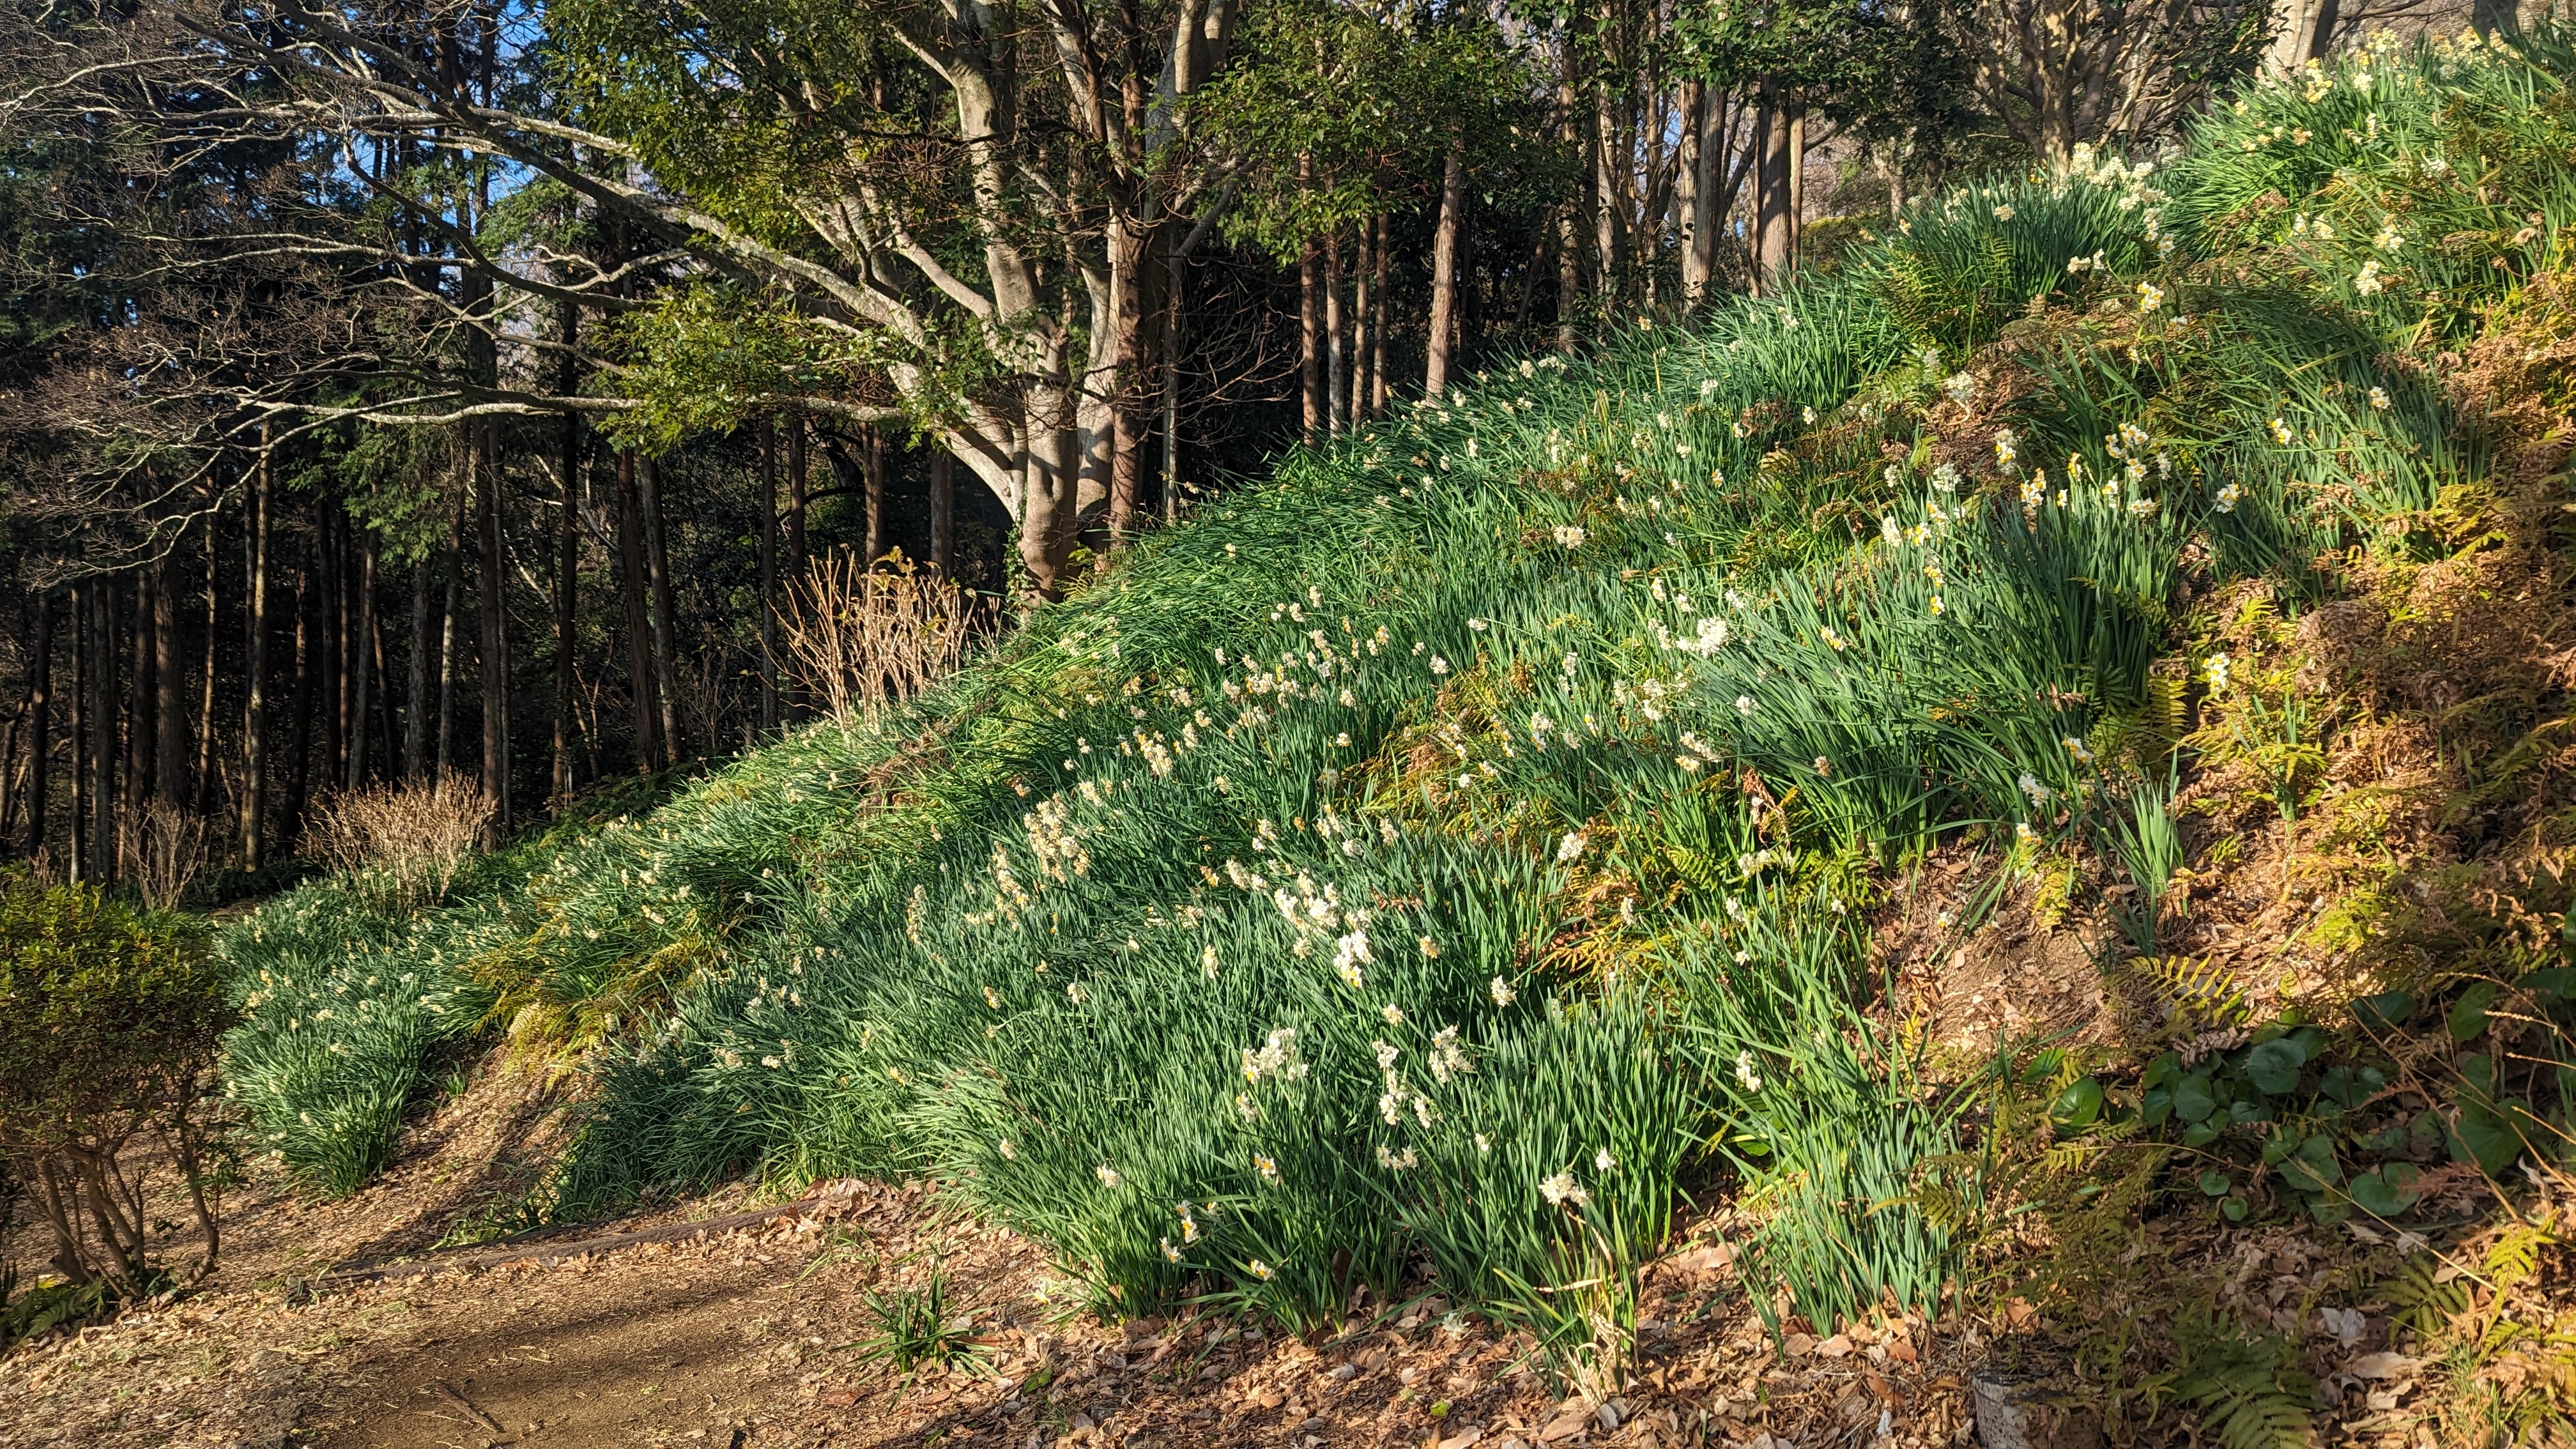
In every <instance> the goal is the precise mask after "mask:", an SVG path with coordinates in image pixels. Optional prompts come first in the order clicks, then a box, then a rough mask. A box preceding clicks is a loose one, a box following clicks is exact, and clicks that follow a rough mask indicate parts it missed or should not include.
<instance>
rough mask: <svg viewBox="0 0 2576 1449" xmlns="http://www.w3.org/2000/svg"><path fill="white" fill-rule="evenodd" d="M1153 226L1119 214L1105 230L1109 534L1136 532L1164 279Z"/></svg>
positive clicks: (1121, 538) (1118, 537) (1119, 538)
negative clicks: (1110, 349)
mask: <svg viewBox="0 0 2576 1449" xmlns="http://www.w3.org/2000/svg"><path fill="white" fill-rule="evenodd" d="M1156 234H1157V233H1156V231H1155V229H1154V228H1153V227H1151V226H1148V225H1143V224H1140V223H1138V222H1137V221H1135V220H1133V219H1131V218H1128V217H1125V216H1120V217H1116V218H1113V220H1112V223H1111V227H1110V233H1109V264H1110V274H1109V292H1110V319H1111V321H1110V325H1111V326H1113V327H1115V328H1116V329H1117V335H1116V339H1115V342H1116V346H1115V356H1116V358H1117V366H1116V368H1115V370H1114V372H1113V380H1112V384H1111V386H1112V392H1111V398H1110V416H1109V428H1110V439H1109V537H1110V540H1111V542H1113V543H1124V542H1125V541H1126V540H1127V539H1128V538H1129V536H1131V535H1132V534H1134V533H1135V531H1136V508H1137V494H1138V491H1139V489H1140V488H1141V487H1142V486H1143V484H1142V479H1143V475H1144V471H1145V461H1144V455H1145V418H1144V413H1143V407H1144V400H1145V386H1146V379H1148V378H1150V377H1151V376H1152V375H1153V370H1154V363H1155V361H1156V360H1157V359H1156V355H1155V353H1156V349H1155V346H1154V337H1153V333H1154V331H1155V330H1156V327H1157V325H1158V324H1159V323H1160V322H1161V320H1162V294H1163V293H1164V292H1165V291H1167V290H1169V288H1170V285H1171V284H1170V280H1169V278H1168V276H1167V275H1166V274H1165V272H1164V268H1163V259H1162V258H1161V257H1159V256H1157V255H1155V252H1154V239H1155V236H1156Z"/></svg>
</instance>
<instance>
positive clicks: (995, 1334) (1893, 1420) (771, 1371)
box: [0, 1076, 1976, 1449]
mask: <svg viewBox="0 0 2576 1449" xmlns="http://www.w3.org/2000/svg"><path fill="white" fill-rule="evenodd" d="M556 1105H557V1104H555V1103H554V1102H553V1101H552V1099H550V1098H548V1097H547V1096H546V1095H545V1094H544V1093H543V1092H540V1091H536V1090H534V1089H532V1088H530V1087H528V1086H527V1085H526V1084H524V1083H520V1084H516V1085H514V1084H513V1083H512V1082H511V1081H509V1080H508V1079H507V1078H504V1077H499V1076H495V1077H492V1078H488V1079H487V1080H485V1081H484V1082H482V1083H480V1084H478V1085H476V1086H475V1087H474V1088H473V1089H472V1090H471V1091H469V1092H467V1093H465V1094H464V1095H462V1096H461V1097H459V1098H458V1099H456V1100H454V1101H452V1102H450V1103H449V1104H447V1106H446V1107H445V1108H444V1109H442V1110H441V1111H440V1112H439V1113H438V1114H436V1115H435V1116H433V1117H432V1118H431V1119H430V1120H429V1121H428V1122H426V1123H425V1124H423V1126H422V1128H421V1129H419V1130H418V1131H416V1132H415V1133H414V1134H413V1136H412V1139H411V1140H410V1141H409V1142H408V1143H407V1145H406V1148H405V1152H404V1154H403V1156H402V1158H401V1159H400V1160H399V1161H398V1162H397V1164H396V1165H395V1167H394V1168H393V1170H392V1171H390V1172H388V1173H387V1174H386V1175H385V1177H384V1178H383V1179H382V1180H381V1181H380V1182H379V1183H378V1184H377V1185H375V1186H373V1187H370V1188H369V1189H367V1190H366V1191H365V1192H363V1193H360V1194H358V1195H357V1196H356V1197H354V1198H352V1199H350V1200H349V1201H347V1202H344V1203H339V1204H330V1205H315V1204H312V1203H309V1202H305V1201H303V1200H300V1199H298V1198H296V1197H295V1196H294V1195H292V1194H291V1193H290V1192H289V1191H287V1189H286V1185H285V1184H283V1183H282V1182H279V1181H276V1180H274V1179H273V1178H261V1179H258V1180H255V1181H253V1182H251V1183H249V1184H247V1185H244V1186H242V1187H239V1188H237V1189H235V1190H234V1191H233V1192H232V1193H230V1194H229V1195H228V1196H227V1199H226V1201H225V1204H224V1211H223V1216H224V1220H225V1224H226V1231H227V1239H228V1248H227V1252H226V1258H225V1265H224V1268H223V1270H222V1272H221V1273H219V1274H218V1275H217V1276H216V1278H215V1279H214V1280H212V1281H211V1282H210V1283H209V1284H207V1285H206V1286H204V1287H203V1288H201V1289H200V1290H198V1291H197V1292H195V1293H192V1294H190V1295H188V1296H187V1297H185V1298H183V1299H181V1300H179V1301H178V1302H176V1303H172V1304H163V1305H155V1306H153V1307H150V1308H148V1309H145V1310H142V1311H137V1312H134V1313H129V1314H127V1315H125V1316H123V1317H122V1318H119V1319H117V1320H116V1321H114V1322H111V1323H106V1324H99V1325H93V1326H91V1327H89V1328H87V1329H84V1330H83V1331H81V1332H80V1333H79V1334H77V1335H73V1336H69V1337H56V1338H53V1339H49V1340H46V1341H43V1342H40V1343H35V1344H27V1345H21V1346H20V1347H19V1348H17V1349H16V1350H14V1351H12V1352H10V1353H9V1354H7V1355H5V1356H0V1446H7V1449H40V1446H42V1449H52V1446H62V1449H72V1446H78V1449H129V1446H130V1449H145V1446H150V1449H161V1446H173V1449H287V1446H306V1449H451V1446H465V1449H484V1446H497V1445H511V1446H558V1445H559V1446H567V1449H569V1446H584V1449H587V1446H611V1445H617V1446H623V1445H637V1446H659V1449H698V1446H709V1445H716V1446H725V1449H770V1446H789V1445H793V1446H799V1449H806V1446H822V1445H835V1446H879V1445H897V1444H901V1445H928V1444H933V1443H935V1444H939V1445H942V1446H954V1445H964V1444H980V1445H990V1446H1007V1449H1029V1446H1034V1445H1068V1446H1083V1449H1091V1446H1118V1449H1147V1446H1175V1449H1177V1446H1196V1445H1211V1446H1216V1445H1223V1446H1233V1445H1263V1446H1271V1445H1288V1446H1297V1449H1321V1446H1339V1445H1345V1444H1354V1445H1356V1444H1369V1445H1397V1444H1400V1445H1432V1446H1442V1449H1512V1446H1515V1445H1518V1446H1521V1449H1540V1446H1546V1449H1554V1446H1560V1445H1575V1444H1597V1443H1605V1442H1616V1443H1621V1444H1654V1445H1677V1444H1725V1443H1734V1444H1739V1445H1747V1446H1761V1445H1762V1439H1763V1436H1764V1435H1765V1434H1770V1435H1774V1436H1776V1437H1777V1440H1778V1441H1785V1442H1794V1443H1809V1442H1823V1441H1824V1440H1825V1439H1827V1438H1833V1439H1837V1440H1841V1441H1846V1442H1851V1443H1855V1444H1860V1445H1870V1444H1875V1445H1876V1446H1877V1449H1933V1446H1936V1445H1946V1444H1951V1443H1953V1442H1954V1441H1955V1440H1956V1438H1957V1435H1958V1433H1959V1431H1960V1430H1961V1428H1962V1426H1963V1424H1964V1415H1965V1407H1966V1405H1965V1397H1966V1396H1965V1393H1964V1388H1965V1383H1966V1366H1967V1363H1968V1362H1969V1361H1970V1360H1971V1359H1972V1358H1973V1357H1974V1356H1975V1351H1976V1349H1975V1344H1976V1340H1975V1338H1974V1335H1973V1334H1969V1335H1964V1336H1953V1335H1945V1334H1935V1333H1933V1332H1931V1331H1929V1329H1928V1327H1927V1326H1926V1325H1923V1324H1921V1323H1919V1322H1917V1323H1903V1322H1898V1323H1890V1324H1885V1325H1881V1326H1880V1327H1879V1328H1878V1330H1877V1331H1872V1330H1870V1329H1866V1328H1864V1329H1855V1330H1853V1331H1851V1332H1849V1333H1847V1334H1844V1335H1837V1336H1836V1337H1834V1338H1831V1339H1828V1340H1824V1341H1823V1342H1818V1341H1816V1340H1815V1339H1813V1338H1803V1340H1801V1339H1792V1341H1791V1342H1792V1346H1793V1347H1794V1348H1796V1349H1798V1350H1799V1355H1798V1356H1797V1357H1795V1358H1793V1359H1791V1360H1790V1361H1788V1362H1787V1363H1785V1364H1784V1363H1782V1362H1781V1361H1779V1360H1777V1359H1775V1358H1774V1357H1772V1355H1771V1354H1770V1352H1769V1350H1768V1343H1767V1339H1765V1338H1764V1337H1763V1336H1762V1335H1761V1334H1760V1332H1759V1329H1758V1327H1757V1325H1756V1324H1755V1323H1754V1321H1753V1319H1752V1315H1751V1314H1750V1313H1749V1312H1747V1311H1745V1306H1744V1301H1743V1298H1742V1295H1741V1293H1740V1292H1738V1291H1736V1289H1735V1288H1734V1286H1733V1281H1732V1274H1731V1271H1730V1270H1729V1268H1728V1266H1727V1262H1726V1257H1727V1255H1726V1254H1725V1253H1723V1252H1721V1251H1716V1250H1711V1249H1707V1248H1700V1249H1695V1250H1686V1251H1683V1252H1681V1253H1678V1254H1676V1255H1675V1256H1674V1257H1672V1258H1670V1259H1668V1260H1666V1262H1664V1263H1662V1264H1659V1265H1657V1266H1656V1268H1655V1269H1654V1270H1653V1271H1652V1272H1651V1273H1650V1275H1649V1277H1648V1280H1647V1281H1648V1296H1647V1299H1646V1301H1645V1303H1644V1304H1643V1305H1642V1306H1643V1308H1644V1311H1645V1314H1646V1318H1645V1322H1644V1324H1643V1326H1642V1328H1641V1331H1640V1334H1639V1339H1638V1343H1637V1348H1636V1353H1635V1356H1634V1359H1633V1361H1632V1364H1631V1366H1630V1373H1629V1378H1628V1381H1627V1382H1626V1384H1624V1385H1623V1387H1622V1388H1621V1390H1620V1392H1618V1393H1617V1394H1615V1395H1613V1396H1612V1397H1611V1398H1610V1400H1609V1402H1608V1404H1607V1405H1606V1406H1605V1405H1599V1404H1591V1403H1586V1402H1583V1401H1581V1400H1568V1399H1560V1398H1559V1397H1558V1395H1557V1394H1556V1393H1554V1392H1552V1391H1551V1390H1550V1388H1549V1386H1548V1382H1547V1380H1546V1378H1545V1376H1544V1375H1542V1374H1541V1373H1538V1372H1536V1371H1535V1370H1534V1369H1533V1367H1532V1365H1531V1363H1530V1362H1529V1359H1528V1355H1527V1351H1526V1344H1525V1343H1524V1342H1521V1341H1517V1340H1515V1339H1513V1338H1511V1337H1510V1336H1508V1335H1505V1334H1502V1333H1500V1332H1498V1331H1496V1330H1495V1328H1494V1327H1493V1326H1492V1325H1490V1324H1486V1323H1483V1322H1481V1321H1478V1320H1473V1319H1467V1318H1461V1317H1456V1316H1450V1315H1446V1314H1445V1313H1444V1306H1443V1305H1441V1304H1439V1303H1438V1302H1437V1301H1436V1300H1432V1301H1429V1302H1427V1303H1421V1304H1410V1305H1399V1306H1395V1307H1390V1308H1387V1309H1385V1310H1384V1311H1382V1312H1380V1313H1378V1314H1376V1315H1375V1316H1374V1317H1372V1316H1371V1315H1370V1314H1369V1313H1368V1312H1367V1311H1366V1310H1365V1309H1363V1311H1362V1312H1361V1313H1360V1314H1359V1315H1357V1316H1356V1317H1355V1318H1354V1319H1353V1320H1352V1321H1351V1323H1350V1324H1349V1325H1348V1326H1347V1327H1346V1328H1345V1330H1344V1331H1343V1332H1341V1333H1339V1334H1336V1335H1329V1336H1326V1335H1318V1336H1317V1337H1315V1338H1313V1339H1311V1340H1300V1339H1296V1338H1292V1337H1284V1336H1276V1335H1274V1334H1272V1333H1270V1332H1266V1331H1264V1330H1263V1329H1261V1328H1260V1327H1258V1326H1257V1325H1251V1324H1246V1323H1243V1322H1240V1321H1235V1320H1228V1319H1221V1318H1218V1317H1215V1316H1204V1317H1198V1318H1193V1319H1187V1320H1184V1321H1181V1322H1176V1323H1167V1322H1163V1321H1159V1320H1150V1319H1149V1320H1145V1321H1143V1322H1141V1323H1134V1324H1128V1325H1124V1326H1109V1325H1104V1324H1102V1323H1100V1322H1099V1321H1098V1320H1097V1319H1095V1318H1093V1317H1091V1316H1090V1315H1089V1314H1086V1313H1082V1312H1080V1311H1078V1304H1079V1299H1078V1297H1077V1296H1076V1295H1075V1293H1074V1291H1073V1289H1072V1286H1071V1285H1070V1284H1068V1283H1066V1282H1064V1281H1062V1280H1061V1279H1059V1278H1057V1277H1056V1276H1055V1275H1054V1273H1053V1272H1052V1271H1051V1265H1050V1263H1049V1261H1048V1258H1047V1255H1046V1254H1045V1253H1044V1252H1043V1251H1042V1250H1041V1249H1039V1248H1037V1247H1036V1246H1035V1245H1033V1244H1030V1243H1027V1242H1025V1241H1023V1240H1021V1239H1018V1238H1016V1237H1013V1236H1012V1235H1010V1234H1007V1233H1003V1232H999V1231H994V1230H989V1229H985V1228H982V1227H980V1226H978V1225H976V1224H974V1223H973V1222H971V1221H968V1220H965V1219H963V1218H962V1217H960V1216H959V1215H958V1214H957V1213H956V1212H954V1211H953V1210H951V1209H949V1208H948V1207H946V1206H945V1205H943V1204H942V1203H941V1202H940V1201H939V1200H938V1199H937V1198H936V1197H935V1196H934V1195H933V1194H931V1193H929V1192H927V1191H926V1190H925V1189H924V1188H922V1187H921V1186H920V1185H918V1184H914V1185H911V1186H906V1187H890V1186H866V1187H861V1186H858V1185H855V1184H853V1185H851V1188H850V1191H849V1192H848V1194H847V1195H846V1196H845V1197H844V1198H842V1199H841V1200H840V1201H838V1202H837V1203H836V1204H835V1205H834V1206H833V1208H832V1210H831V1211H829V1212H813V1213H808V1214H806V1215H803V1216H796V1215H779V1216H775V1217H773V1216H769V1215H767V1214H766V1213H765V1212H764V1214H763V1215H761V1216H760V1217H758V1218H757V1219H755V1220H754V1221H753V1222H752V1223H751V1225H749V1226H736V1227H733V1228H731V1229H730V1230H721V1225H720V1230H716V1231H704V1230H692V1233H691V1235H690V1236H687V1237H683V1238H679V1239H676V1240H668V1241H659V1242H649V1243H643V1244H640V1245H633V1246H626V1247H623V1248H621V1249H619V1250H617V1251H613V1252H603V1253H595V1254H588V1255H580V1256H571V1257H568V1258H563V1259H561V1260H560V1261H550V1260H551V1259H553V1258H555V1256H556V1255H557V1254H558V1253H559V1252H560V1251H561V1250H562V1249H564V1248H565V1247H566V1246H567V1245H568V1242H569V1240H568V1239H551V1240H548V1241H547V1242H545V1243H541V1244H535V1245H531V1246H530V1247H529V1249H528V1251H527V1252H526V1253H525V1254H520V1255H513V1256H505V1257H504V1258H502V1259H501V1260H500V1261H494V1258H493V1256H492V1255H490V1254H478V1255H476V1256H475V1257H474V1258H473V1259H471V1260H470V1261H471V1263H472V1266H470V1267H461V1268H460V1267H456V1266H452V1263H453V1260H452V1259H447V1258H438V1257H432V1258H430V1259H429V1260H428V1261H430V1262H436V1263H440V1264H441V1265H442V1266H441V1267H440V1268H439V1269H438V1270H437V1271H435V1272H431V1273H426V1274H424V1275H421V1276H414V1277H409V1278H389V1279H385V1280H381V1281H374V1282H359V1283H340V1284H325V1285H323V1286H322V1287H321V1288H320V1290H319V1291H314V1290H312V1289H311V1288H310V1287H309V1286H308V1285H309V1283H310V1281H311V1280H312V1279H313V1278H314V1277H315V1276H316V1275H317V1274H318V1273H319V1272H320V1271H321V1270H323V1269H326V1268H327V1267H329V1266H330V1265H332V1264H335V1263H345V1262H349V1261H351V1260H354V1259H362V1258H366V1257H369V1256H372V1255H379V1254H384V1253H399V1252H412V1253H420V1252H422V1251H423V1250H425V1249H427V1248H428V1247H429V1246H430V1245H431V1244H433V1243H435V1242H436V1241H437V1240H438V1239H439V1238H440V1237H441V1235H443V1234H444V1233H446V1232H447V1231H448V1229H449V1228H450V1227H451V1226H452V1225H454V1224H455V1223H456V1222H458V1221H460V1220H464V1219H470V1218H471V1217H472V1216H473V1215H474V1214H476V1213H477V1212H480V1211H486V1210H488V1207H489V1204H490V1201H491V1199H492V1197H493V1195H494V1194H495V1193H496V1192H501V1191H506V1190H507V1189H508V1188H509V1187H510V1186H511V1185H512V1184H516V1183H520V1182H523V1181H524V1180H526V1178H527V1176H528V1171H527V1165H528V1164H529V1163H532V1162H533V1161H534V1160H535V1158H536V1155H537V1154H539V1153H541V1152H542V1151H544V1150H546V1148H547V1147H548V1145H549V1144H550V1142H551V1140H552V1132H553V1127H552V1122H553V1114H554V1109H555V1106H556ZM748 1206H751V1204H748V1203H746V1202H745V1201H744V1200H743V1199H742V1197H741V1196H740V1194H739V1193H734V1194H720V1195H716V1196H712V1197H709V1198H705V1199H700V1200H695V1201H691V1202H687V1203H678V1204H667V1205H664V1206H663V1207H662V1208H661V1209H660V1210H659V1211H658V1212H657V1213H655V1214H652V1215H650V1216H648V1217H646V1218H643V1219H639V1220H636V1221H631V1222H628V1223H624V1224H620V1225H619V1226H620V1227H623V1228H634V1227H636V1226H639V1225H641V1224H655V1225H671V1224H676V1223H693V1222H697V1221H699V1220H703V1219H710V1218H717V1217H720V1216H725V1215H731V1214H736V1213H739V1212H740V1211H741V1210H742V1209H745V1208H746V1207H748ZM541 1253H543V1254H545V1255H546V1256H544V1257H540V1254H541ZM934 1270H938V1271H944V1272H945V1273H946V1275H947V1277H948V1282H949V1292H950V1294H951V1301H952V1304H953V1308H952V1311H954V1312H957V1313H961V1314H966V1315H969V1316H970V1328H969V1331H970V1332H971V1333H972V1334H973V1335H974V1338H975V1342H976V1346H977V1352H978V1353H979V1355H980V1356H981V1363H980V1364H979V1365H978V1366H976V1367H975V1368H974V1369H973V1370H972V1371H956V1372H952V1371H945V1370H936V1369H933V1370H929V1371H926V1372H924V1373H923V1374H921V1375H920V1376H919V1377H918V1378H917V1379H902V1378H898V1377H897V1376H895V1375H894V1374H892V1373H891V1372H890V1371H889V1370H888V1369H887V1368H886V1367H885V1366H883V1365H882V1364H879V1363H875V1362H872V1361H871V1360H870V1359H869V1357H868V1355H867V1354H866V1353H865V1351H864V1347H863V1345H864V1344H865V1342H866V1341H867V1339H868V1338H869V1336H870V1334H871V1332H872V1330H873V1320H872V1319H871V1318H870V1316H869V1314H868V1312H867V1303H868V1295H870V1294H871V1293H876V1294H893V1293H900V1292H905V1291H918V1290H920V1289H921V1288H922V1287H923V1286H924V1285H925V1284H926V1282H927V1280H928V1277H929V1275H930V1273H931V1272H933V1271H934ZM1882 1426H1884V1428H1883V1429H1882ZM1764 1449H1768V1446H1764Z"/></svg>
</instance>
